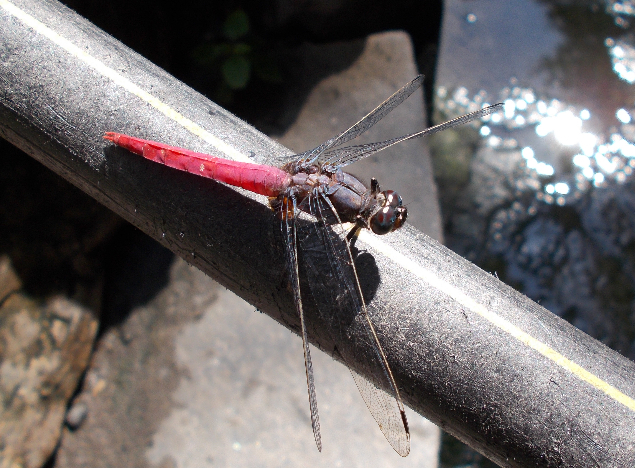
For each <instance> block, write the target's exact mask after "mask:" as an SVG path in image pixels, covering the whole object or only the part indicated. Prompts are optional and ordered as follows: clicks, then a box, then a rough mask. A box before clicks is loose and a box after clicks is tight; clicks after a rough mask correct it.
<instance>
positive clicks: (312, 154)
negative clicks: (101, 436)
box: [276, 75, 424, 166]
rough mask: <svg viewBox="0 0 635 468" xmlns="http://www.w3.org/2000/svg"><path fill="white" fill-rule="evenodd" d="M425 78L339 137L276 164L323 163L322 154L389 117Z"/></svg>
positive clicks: (412, 83) (401, 90)
mask: <svg viewBox="0 0 635 468" xmlns="http://www.w3.org/2000/svg"><path fill="white" fill-rule="evenodd" d="M423 79H424V76H423V75H419V76H417V77H416V78H415V79H414V80H412V81H411V82H410V83H408V84H407V85H405V86H404V87H403V88H401V89H400V90H399V91H397V92H396V93H395V94H393V95H392V96H390V97H389V98H388V99H386V100H385V101H384V102H382V103H381V104H380V105H379V106H377V107H376V108H375V109H373V110H372V111H370V112H369V113H368V114H366V115H365V116H364V117H363V118H362V119H360V121H359V122H357V123H356V124H355V125H353V126H352V127H350V128H349V129H348V130H345V131H343V132H342V133H340V134H339V135H337V136H336V137H334V138H331V139H329V140H326V141H325V142H324V143H322V144H321V145H320V146H317V147H315V148H313V149H312V150H309V151H305V152H304V153H300V154H296V155H293V156H286V157H283V158H280V159H277V160H276V163H277V164H279V165H280V166H282V165H284V164H286V163H289V162H294V161H298V160H303V161H305V162H309V163H311V162H322V159H323V158H322V156H321V155H322V154H323V153H324V152H325V151H327V150H329V149H331V148H334V147H336V146H340V145H343V144H344V143H346V142H347V141H350V140H352V139H354V138H357V137H358V136H359V135H361V134H362V133H364V132H365V131H366V130H368V129H369V128H371V127H372V126H373V125H375V124H376V123H377V122H379V121H380V120H381V119H383V118H384V117H385V116H386V115H388V114H389V113H390V112H391V111H392V110H393V109H395V108H396V107H397V106H399V104H401V103H402V102H403V101H405V100H406V99H407V98H408V97H409V96H410V95H411V94H412V93H414V92H415V91H416V90H417V89H419V87H420V86H421V84H422V83H423Z"/></svg>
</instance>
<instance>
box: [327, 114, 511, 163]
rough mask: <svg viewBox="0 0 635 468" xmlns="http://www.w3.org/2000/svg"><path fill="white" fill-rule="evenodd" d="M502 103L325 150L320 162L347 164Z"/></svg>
mask: <svg viewBox="0 0 635 468" xmlns="http://www.w3.org/2000/svg"><path fill="white" fill-rule="evenodd" d="M502 107H503V103H498V104H494V105H493V106H488V107H484V108H483V109H480V110H477V111H475V112H472V113H470V114H466V115H463V116H461V117H457V118H456V119H452V120H449V121H447V122H444V123H442V124H439V125H435V126H434V127H430V128H426V129H425V130H422V131H420V132H417V133H412V134H410V135H404V136H401V137H397V138H392V139H390V140H385V141H380V142H377V143H368V144H365V145H354V146H346V147H344V148H337V149H333V150H330V151H326V152H324V153H323V154H322V156H321V157H320V159H321V162H323V163H325V164H328V165H331V166H336V167H343V166H347V165H348V164H351V163H354V162H355V161H358V160H360V159H362V158H365V157H367V156H370V155H371V154H375V153H377V152H378V151H381V150H383V149H386V148H388V147H389V146H392V145H396V144H397V143H401V142H402V141H407V140H413V139H415V138H421V137H424V136H428V135H432V134H433V133H437V132H442V131H443V130H447V129H449V128H452V127H456V126H459V125H463V124H466V123H468V122H471V121H472V120H476V119H480V118H481V117H484V116H486V115H488V114H491V113H492V112H496V111H498V110H500V109H502Z"/></svg>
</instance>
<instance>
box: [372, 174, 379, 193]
mask: <svg viewBox="0 0 635 468" xmlns="http://www.w3.org/2000/svg"><path fill="white" fill-rule="evenodd" d="M379 192H381V188H379V182H377V179H375V178H374V177H372V178H371V179H370V193H371V195H377V194H378V193H379Z"/></svg>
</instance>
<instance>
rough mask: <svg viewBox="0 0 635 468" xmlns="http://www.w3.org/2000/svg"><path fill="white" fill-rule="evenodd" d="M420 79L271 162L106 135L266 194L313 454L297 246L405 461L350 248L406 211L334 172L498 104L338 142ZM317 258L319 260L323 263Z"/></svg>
mask: <svg viewBox="0 0 635 468" xmlns="http://www.w3.org/2000/svg"><path fill="white" fill-rule="evenodd" d="M422 83H423V75H419V76H417V77H416V78H415V79H414V80H412V81H411V82H410V83H408V84H407V85H405V86H404V87H402V88H401V89H400V90H399V91H397V92H396V93H394V94H393V95H392V96H390V97H389V98H388V99H386V100H385V101H384V102H383V103H381V104H380V105H379V106H377V107H376V108H375V109H374V110H372V111H371V112H369V113H368V114H367V115H366V116H364V117H363V118H362V119H361V120H359V121H358V122H357V123H355V124H354V125H353V126H351V127H350V128H349V129H347V130H345V131H344V132H342V133H340V134H339V135H337V136H335V137H334V138H331V139H329V140H327V141H325V142H324V143H322V144H321V145H319V146H317V147H315V148H313V149H311V150H309V151H306V152H304V153H300V154H296V155H293V156H282V157H279V158H276V163H277V166H273V165H263V164H255V163H245V162H237V161H232V160H228V159H223V158H218V157H214V156H211V155H207V154H203V153H197V152H194V151H190V150H187V149H183V148H177V147H174V146H168V145H165V144H162V143H157V142H154V141H150V140H143V139H140V138H135V137H131V136H128V135H123V134H120V133H115V132H107V133H106V134H105V135H104V138H105V139H106V140H109V141H111V142H112V143H114V144H115V145H117V146H120V147H123V148H125V149H127V150H129V151H131V152H132V153H135V154H138V155H140V156H143V157H145V158H147V159H149V160H151V161H154V162H157V163H160V164H164V165H167V166H169V167H172V168H175V169H179V170H182V171H186V172H189V173H192V174H197V175H199V176H202V177H207V178H211V179H214V180H216V181H219V182H223V183H226V184H229V185H233V186H237V187H241V188H244V189H247V190H249V191H251V192H255V193H257V194H260V195H265V196H267V197H269V202H270V205H271V208H272V210H273V211H274V212H276V213H277V216H278V218H279V220H280V224H281V231H282V234H283V235H282V239H283V243H284V251H285V260H286V265H287V270H288V275H289V278H288V279H289V283H290V285H291V289H292V291H293V299H294V304H295V308H296V312H297V314H298V316H299V319H300V335H301V337H302V344H303V350H304V364H305V370H306V380H307V388H308V394H309V409H310V413H311V426H312V429H313V435H314V439H315V443H316V445H317V448H318V450H319V451H320V452H321V451H322V439H321V433H320V421H319V415H318V405H317V396H316V391H315V382H314V376H313V366H312V363H311V353H310V348H309V339H308V332H307V320H306V314H305V308H304V306H303V304H304V303H305V301H306V300H307V298H306V294H303V293H302V290H301V288H300V268H299V266H298V265H299V261H298V259H299V252H300V254H301V255H302V257H301V260H303V262H304V265H305V268H304V269H303V270H302V271H303V272H304V274H305V275H307V277H308V278H307V279H308V283H309V286H310V290H311V293H312V296H313V297H314V302H317V303H318V304H317V309H318V311H319V316H320V318H321V319H322V320H323V321H324V323H325V324H326V325H327V326H328V329H329V330H330V334H331V337H332V339H333V342H334V343H336V345H337V352H338V353H339V355H340V357H341V358H342V360H343V361H344V362H345V363H346V365H347V367H348V368H349V370H350V371H351V374H352V376H353V379H354V380H355V383H356V385H357V388H358V390H359V392H360V394H361V395H362V398H363V400H364V402H365V403H366V406H367V407H368V409H369V411H370V413H371V414H372V416H373V418H374V419H375V421H376V422H377V424H378V426H379V428H380V429H381V431H382V432H383V434H384V436H385V437H386V439H387V440H388V442H389V443H390V445H391V446H392V448H393V449H394V450H395V451H396V452H397V453H398V454H399V455H401V456H403V457H405V456H407V455H408V453H409V452H410V431H409V429H408V420H407V418H406V414H405V410H404V405H403V401H402V398H401V395H400V393H399V388H398V386H397V383H396V381H395V378H394V376H393V373H392V370H391V367H390V365H389V364H388V359H387V357H386V353H385V352H384V348H383V347H382V345H381V342H380V340H379V336H378V334H377V332H376V330H375V326H374V325H373V321H372V319H371V317H370V315H369V313H368V309H367V306H366V302H365V300H364V296H363V294H362V288H361V286H360V281H359V277H358V275H357V270H356V266H355V262H354V257H353V254H352V249H353V245H354V242H355V240H356V239H357V236H358V234H359V232H360V231H361V229H370V230H371V231H372V232H374V233H375V234H378V235H384V234H388V233H390V232H393V231H395V230H396V229H399V228H400V227H401V226H403V225H404V223H405V221H406V218H407V208H406V206H405V205H404V204H403V201H402V199H401V197H400V196H399V195H398V194H397V192H395V191H393V190H385V191H382V190H381V188H380V186H379V183H378V181H377V179H375V178H372V179H371V181H370V188H367V187H366V186H365V185H364V184H363V183H362V182H361V181H359V180H358V179H357V178H355V177H354V176H352V175H351V174H348V173H347V172H344V171H343V170H342V168H343V167H345V166H347V165H349V164H351V163H354V162H356V161H359V160H360V159H363V158H366V157H368V156H370V155H371V154H374V153H377V152H378V151H381V150H383V149H386V148H388V147H390V146H393V145H396V144H398V143H401V142H404V141H407V140H412V139H415V138H421V137H425V136H429V135H432V134H434V133H437V132H440V131H443V130H447V129H449V128H452V127H456V126H458V125H462V124H465V123H467V122H470V121H473V120H475V119H479V118H481V117H484V116H486V115H488V114H491V113H493V112H495V111H498V110H499V109H500V108H501V107H502V104H501V103H499V104H495V105H492V106H488V107H484V108H482V109H480V110H477V111H475V112H472V113H469V114H466V115H463V116H461V117H457V118H455V119H452V120H449V121H447V122H445V123H442V124H439V125H435V126H433V127H429V128H427V129H425V130H422V131H420V132H416V133H412V134H408V135H403V136H400V137H396V138H392V139H389V140H385V141H381V142H376V143H367V144H359V145H350V146H342V145H344V144H345V143H347V142H349V141H351V140H353V139H354V138H357V137H358V136H360V135H361V134H363V133H364V132H366V131H367V130H368V129H369V128H371V127H372V126H373V125H375V124H376V123H377V122H379V121H380V120H381V119H382V118H384V117H385V116H386V115H388V114H389V113H390V112H391V111H392V110H394V109H395V108H396V107H397V106H399V105H400V104H401V103H402V102H403V101H404V100H405V99H406V98H408V97H409V96H410V95H411V94H412V93H414V92H415V91H416V90H417V89H418V88H419V87H420V86H421V84H422ZM301 213H306V214H309V215H311V222H309V224H308V230H306V229H304V230H303V229H301V228H300V226H299V222H298V219H299V214H301ZM351 223H352V227H350V226H351ZM307 233H308V234H307ZM316 255H320V256H321V257H322V258H324V257H326V262H324V261H321V260H320V258H318V257H316ZM318 267H321V270H320V268H318ZM325 269H326V270H327V271H324V270H325ZM324 296H329V297H328V298H324ZM316 298H317V299H320V300H317V299H316ZM342 317H347V318H346V319H343V318H342ZM353 324H355V325H357V329H361V330H363V332H362V334H361V337H360V335H359V334H358V335H355V336H353V335H352V334H351V333H349V329H350V327H351V326H353ZM351 340H358V341H359V340H362V341H363V342H364V343H362V346H364V345H365V346H366V347H367V348H368V347H370V348H371V349H372V352H371V353H369V354H368V355H366V356H364V358H365V360H366V361H367V362H365V366H364V367H365V370H367V372H364V374H365V375H372V376H373V379H374V380H375V382H371V381H370V380H368V379H367V378H366V377H364V376H362V375H361V373H359V372H358V371H356V370H353V369H357V367H355V365H354V364H353V363H355V362H356V361H358V360H359V359H358V357H357V358H356V356H355V349H359V348H358V346H359V345H360V343H359V342H357V343H350V341H351Z"/></svg>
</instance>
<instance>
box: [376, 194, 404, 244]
mask: <svg viewBox="0 0 635 468" xmlns="http://www.w3.org/2000/svg"><path fill="white" fill-rule="evenodd" d="M378 198H379V199H380V203H381V207H380V208H379V210H377V211H376V212H375V214H373V215H372V216H371V217H370V221H369V224H370V229H371V230H372V231H373V232H374V233H375V234H380V235H381V234H388V233H389V232H392V231H394V230H395V229H399V228H400V227H401V226H402V225H403V224H404V223H405V222H406V218H407V217H408V210H407V209H406V207H405V206H403V204H402V202H401V197H400V196H399V195H398V194H397V192H395V191H394V190H385V191H383V192H381V193H380V194H379V196H378ZM382 198H383V202H381V199H382Z"/></svg>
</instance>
